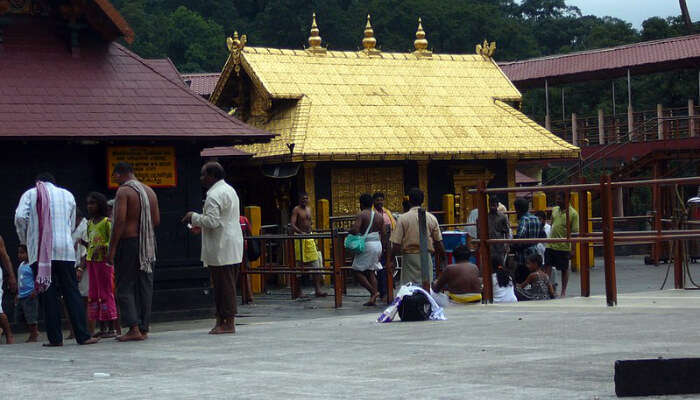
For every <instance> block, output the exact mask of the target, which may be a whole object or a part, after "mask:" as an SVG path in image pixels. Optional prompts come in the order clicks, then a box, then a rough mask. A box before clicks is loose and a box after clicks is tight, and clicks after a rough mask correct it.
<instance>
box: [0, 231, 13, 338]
mask: <svg viewBox="0 0 700 400" xmlns="http://www.w3.org/2000/svg"><path fill="white" fill-rule="evenodd" d="M0 267H2V268H0V329H2V334H4V335H5V339H6V343H7V344H13V343H14V342H15V339H14V336H12V330H11V329H10V321H8V320H7V315H5V312H4V311H3V310H2V275H3V274H2V269H4V270H5V272H6V273H7V277H8V282H7V283H8V284H9V286H10V292H11V293H13V294H14V293H17V280H16V279H15V272H14V269H13V268H12V260H10V256H8V255H7V250H6V249H5V241H4V240H3V238H2V236H0Z"/></svg>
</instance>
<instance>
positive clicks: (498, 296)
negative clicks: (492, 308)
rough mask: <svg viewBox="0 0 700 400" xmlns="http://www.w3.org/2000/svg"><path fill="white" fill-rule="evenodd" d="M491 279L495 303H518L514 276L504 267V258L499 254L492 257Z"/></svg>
mask: <svg viewBox="0 0 700 400" xmlns="http://www.w3.org/2000/svg"><path fill="white" fill-rule="evenodd" d="M491 270H492V271H493V273H492V274H491V281H492V282H493V302H494V303H517V302H518V299H517V298H516V297H515V288H514V286H513V278H512V277H511V276H510V273H509V272H508V271H507V270H506V269H505V268H503V258H502V257H501V256H499V255H495V256H492V257H491Z"/></svg>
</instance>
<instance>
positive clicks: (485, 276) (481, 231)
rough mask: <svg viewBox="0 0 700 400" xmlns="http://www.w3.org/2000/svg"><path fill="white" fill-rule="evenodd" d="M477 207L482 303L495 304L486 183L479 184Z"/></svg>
mask: <svg viewBox="0 0 700 400" xmlns="http://www.w3.org/2000/svg"><path fill="white" fill-rule="evenodd" d="M476 205H477V209H478V210H479V223H478V225H477V229H478V231H477V232H478V235H479V268H480V269H481V277H482V281H483V284H484V289H483V295H482V300H481V302H482V303H484V304H487V303H493V286H492V281H491V249H490V248H489V244H488V242H487V241H488V239H489V218H488V215H489V214H488V207H487V205H486V183H485V182H484V181H481V183H479V191H478V192H477V193H476Z"/></svg>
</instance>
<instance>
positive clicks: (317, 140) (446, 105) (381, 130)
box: [211, 47, 579, 161]
mask: <svg viewBox="0 0 700 400" xmlns="http://www.w3.org/2000/svg"><path fill="white" fill-rule="evenodd" d="M241 65H242V67H243V68H242V71H245V74H247V75H248V76H249V77H250V78H251V80H252V81H253V84H254V86H255V87H256V90H261V91H264V92H265V96H269V97H271V98H272V99H273V100H275V99H278V100H287V101H279V102H278V103H276V105H275V106H273V108H272V109H271V110H270V111H271V112H270V115H269V119H267V120H265V121H263V122H262V123H261V124H260V125H259V126H260V127H262V128H264V129H266V130H268V131H270V132H275V133H279V134H280V136H279V137H278V138H276V139H273V140H272V141H271V142H270V143H268V144H264V145H254V146H245V147H241V148H242V149H244V150H246V151H250V152H252V153H255V154H256V155H255V157H280V156H286V155H289V154H290V149H289V147H288V144H291V143H293V144H294V148H293V160H321V161H322V160H356V159H367V160H376V159H388V160H391V159H395V160H405V159H499V158H500V159H520V158H543V157H576V156H577V155H578V152H579V149H578V148H577V147H576V146H573V145H571V144H569V143H567V142H566V141H564V140H562V139H560V138H558V137H556V136H555V135H553V134H552V133H550V132H548V131H547V130H545V129H544V128H543V127H541V126H540V125H538V124H537V123H535V122H534V121H532V120H530V119H529V118H528V117H527V116H525V115H523V114H522V113H520V112H519V111H518V110H516V109H514V108H513V107H511V106H510V105H508V104H506V103H505V102H503V101H501V100H512V101H519V100H520V99H521V95H520V92H518V90H517V89H516V88H515V87H514V86H513V85H512V84H511V82H510V81H509V80H508V79H507V78H506V77H505V75H503V73H502V72H501V71H500V69H499V68H498V66H497V65H496V64H495V63H494V62H493V61H492V60H491V59H489V58H485V57H482V56H481V55H473V54H472V55H448V54H436V55H433V57H432V58H430V59H428V58H420V59H419V58H417V57H416V56H415V55H413V54H404V53H381V54H380V55H379V56H372V57H368V56H366V55H364V54H363V53H356V52H341V51H329V52H327V53H326V54H325V55H323V56H314V55H310V54H309V53H307V52H306V51H304V50H284V49H268V48H254V47H245V48H244V49H243V54H242V56H241ZM234 67H235V65H234V61H233V59H232V57H229V60H228V61H227V64H226V65H225V67H224V70H223V72H222V76H221V78H220V80H219V82H218V83H217V88H216V89H215V91H214V94H212V97H211V101H212V102H214V103H215V104H222V103H220V102H219V100H221V99H220V98H219V97H220V95H221V93H222V92H223V91H222V90H220V89H221V88H223V86H225V85H226V84H227V82H228V80H229V79H231V80H232V81H233V80H235V79H239V78H237V77H236V74H235V73H232V70H233V69H234ZM241 76H243V73H241ZM220 85H221V86H220ZM226 101H230V99H227V100H226ZM251 121H252V120H251Z"/></svg>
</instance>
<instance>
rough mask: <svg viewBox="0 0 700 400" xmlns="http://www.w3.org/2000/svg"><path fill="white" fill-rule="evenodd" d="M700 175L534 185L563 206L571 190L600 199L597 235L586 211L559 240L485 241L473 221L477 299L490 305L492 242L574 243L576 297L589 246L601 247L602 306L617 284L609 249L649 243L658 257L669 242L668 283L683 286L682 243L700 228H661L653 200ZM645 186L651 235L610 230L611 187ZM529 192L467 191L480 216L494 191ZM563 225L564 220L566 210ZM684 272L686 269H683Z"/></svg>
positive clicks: (586, 282) (613, 298)
mask: <svg viewBox="0 0 700 400" xmlns="http://www.w3.org/2000/svg"><path fill="white" fill-rule="evenodd" d="M698 184H700V177H691V178H673V179H655V180H636V181H625V182H611V180H610V177H609V176H603V177H602V178H601V182H600V184H579V185H557V186H540V187H538V189H539V190H540V191H543V192H564V193H565V194H566V199H565V204H569V196H570V193H571V192H579V199H586V198H587V194H588V192H589V191H591V192H593V191H596V192H599V193H600V199H601V202H600V204H601V231H589V228H588V222H589V215H588V207H586V206H583V207H579V212H578V213H579V228H580V233H579V234H578V235H574V234H573V233H572V232H571V226H570V224H567V232H566V237H563V238H547V239H545V238H528V239H490V238H489V237H488V232H489V229H488V221H487V219H486V218H480V219H479V221H478V226H477V230H478V235H479V260H480V262H479V264H480V268H481V272H482V274H483V284H484V293H483V295H482V297H483V299H484V300H483V301H484V302H485V303H488V302H492V301H493V287H492V281H491V265H490V254H489V252H490V249H489V247H490V246H489V245H491V244H496V243H503V244H536V243H580V246H581V249H580V255H581V260H580V271H581V296H583V297H589V296H590V271H589V267H590V265H591V264H590V259H589V246H590V245H592V244H596V243H598V244H602V245H603V250H604V265H605V297H606V301H607V304H608V306H614V305H616V304H617V283H616V275H615V245H616V244H621V243H632V242H634V243H651V244H653V245H654V246H655V248H656V249H657V250H656V254H657V256H658V254H659V253H660V252H659V250H658V249H659V248H660V246H661V244H662V242H663V241H672V242H673V248H674V250H673V259H674V281H675V287H676V288H683V287H685V281H684V279H685V275H684V255H685V253H684V252H683V247H684V240H686V239H696V238H700V229H679V228H680V227H681V226H682V225H681V224H677V225H678V228H676V229H667V230H663V228H662V220H663V219H664V218H662V217H663V216H662V212H663V210H662V209H661V206H660V201H659V199H660V198H661V188H662V187H665V186H673V185H698ZM639 186H651V187H652V195H653V204H654V215H653V228H654V229H653V230H652V231H632V232H619V231H615V228H614V222H615V217H613V195H612V191H613V189H618V188H625V187H639ZM529 190H530V188H522V187H515V188H513V187H511V188H492V189H487V188H486V183H485V182H481V183H480V185H479V188H478V189H472V190H470V192H471V193H473V194H474V195H475V196H476V201H477V205H478V209H479V214H480V215H486V212H487V205H486V196H487V194H495V193H516V192H526V191H529ZM566 214H567V215H566V221H569V209H568V207H567V211H566ZM686 272H687V271H686Z"/></svg>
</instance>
